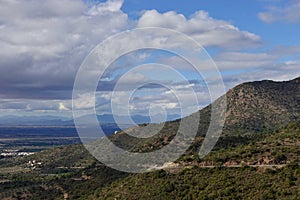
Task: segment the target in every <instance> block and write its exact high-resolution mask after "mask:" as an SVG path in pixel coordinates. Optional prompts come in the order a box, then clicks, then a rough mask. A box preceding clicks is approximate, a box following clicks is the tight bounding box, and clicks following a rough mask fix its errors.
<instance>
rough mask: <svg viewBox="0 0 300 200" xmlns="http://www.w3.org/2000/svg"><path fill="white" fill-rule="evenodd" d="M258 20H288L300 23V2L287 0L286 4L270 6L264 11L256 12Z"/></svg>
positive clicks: (269, 21)
mask: <svg viewBox="0 0 300 200" xmlns="http://www.w3.org/2000/svg"><path fill="white" fill-rule="evenodd" d="M258 17H259V19H260V20H262V21H263V22H266V23H272V22H277V21H280V22H288V23H300V2H299V1H297V0H292V1H288V3H286V5H284V6H282V7H279V6H270V7H268V8H267V10H266V11H265V12H260V13H259V14H258Z"/></svg>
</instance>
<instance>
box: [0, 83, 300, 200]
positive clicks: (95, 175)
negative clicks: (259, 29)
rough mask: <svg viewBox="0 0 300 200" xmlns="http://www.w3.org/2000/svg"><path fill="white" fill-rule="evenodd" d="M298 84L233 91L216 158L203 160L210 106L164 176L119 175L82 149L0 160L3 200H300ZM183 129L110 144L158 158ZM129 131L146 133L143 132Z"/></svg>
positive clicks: (172, 126)
mask: <svg viewBox="0 0 300 200" xmlns="http://www.w3.org/2000/svg"><path fill="white" fill-rule="evenodd" d="M299 83H300V81H299V78H298V79H295V80H293V81H289V82H281V83H279V82H272V81H262V82H253V83H245V84H242V85H240V86H237V87H236V88H234V89H232V90H230V91H229V92H228V93H227V94H226V97H227V106H228V111H227V113H226V117H227V120H226V122H225V127H224V134H223V135H222V137H221V138H220V139H219V141H218V143H217V145H216V147H215V148H214V149H213V151H212V152H211V153H210V154H209V155H207V156H206V157H204V158H203V159H199V158H198V152H199V148H200V147H201V144H202V142H203V135H204V133H205V132H206V129H207V127H208V125H209V119H210V117H209V116H210V106H208V107H206V108H204V109H202V110H201V111H199V112H200V116H201V121H200V124H199V131H198V134H197V137H196V138H195V141H194V143H193V144H192V145H191V147H190V148H189V149H188V150H187V151H186V153H185V154H184V155H183V156H182V157H181V158H180V159H178V160H177V161H176V163H173V165H171V166H169V167H166V168H164V170H159V171H154V172H149V173H144V174H129V173H123V172H119V171H116V170H113V169H111V168H108V167H106V166H104V165H103V164H101V163H99V162H98V161H97V160H95V159H94V158H93V157H92V156H91V155H90V154H89V153H88V152H87V151H86V150H85V148H84V147H83V146H82V145H69V146H63V147H58V148H54V149H49V150H45V151H42V152H39V153H36V154H34V155H31V156H27V157H18V158H0V199H11V200H14V199H24V200H27V199H28V200H29V199H30V200H31V199H38V200H39V199H72V200H73V199H82V200H83V199H84V200H85V199H92V200H94V199H112V200H113V199H147V200H151V199H155V200H157V199H158V200H159V199H182V200H183V199H186V200H187V199H262V200H264V199H289V200H290V199H295V200H296V199H299V197H300V189H299V188H300V167H299V163H300V158H299V155H300V121H299V117H300V113H299V111H300V107H299V106H300V104H299V95H298V94H299V93H300V91H299V89H300V87H299ZM190 117H193V116H190ZM179 122H180V120H177V121H173V122H168V123H166V124H165V126H164V128H163V129H162V130H161V131H160V132H159V134H157V135H155V136H153V137H151V138H147V139H141V140H139V139H137V138H134V137H131V136H129V135H127V134H125V133H124V132H120V133H118V134H116V135H113V136H111V137H110V139H111V141H113V142H114V143H115V144H117V145H118V146H120V147H122V148H124V149H127V150H129V151H133V152H147V151H153V150H156V149H159V148H161V147H163V146H164V145H167V144H168V143H169V142H170V141H171V140H172V139H173V137H174V135H175V134H176V131H177V129H178V126H179ZM191 125H193V124H191ZM153 126H154V127H153V128H156V127H155V126H156V125H153ZM128 131H130V132H131V133H143V131H144V132H145V131H147V129H145V125H141V126H140V127H134V128H131V129H129V130H128Z"/></svg>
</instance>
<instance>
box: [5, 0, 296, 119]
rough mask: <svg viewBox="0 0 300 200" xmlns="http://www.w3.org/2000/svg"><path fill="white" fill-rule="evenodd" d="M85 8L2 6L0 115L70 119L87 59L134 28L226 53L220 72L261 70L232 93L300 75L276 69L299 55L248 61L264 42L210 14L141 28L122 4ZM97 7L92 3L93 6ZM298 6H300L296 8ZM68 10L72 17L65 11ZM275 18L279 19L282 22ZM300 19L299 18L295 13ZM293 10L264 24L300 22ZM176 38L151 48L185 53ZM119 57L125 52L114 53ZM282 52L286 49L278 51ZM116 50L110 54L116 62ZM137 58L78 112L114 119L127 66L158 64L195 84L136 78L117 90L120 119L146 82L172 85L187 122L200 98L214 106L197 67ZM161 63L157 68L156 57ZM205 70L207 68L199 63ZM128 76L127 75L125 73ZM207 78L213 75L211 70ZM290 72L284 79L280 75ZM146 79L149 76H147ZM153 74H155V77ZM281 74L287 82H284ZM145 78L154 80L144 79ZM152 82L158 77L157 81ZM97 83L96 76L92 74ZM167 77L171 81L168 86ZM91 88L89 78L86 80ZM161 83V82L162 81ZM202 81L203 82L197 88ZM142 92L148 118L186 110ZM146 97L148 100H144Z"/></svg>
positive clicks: (138, 105) (152, 14)
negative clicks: (157, 110) (167, 31)
mask: <svg viewBox="0 0 300 200" xmlns="http://www.w3.org/2000/svg"><path fill="white" fill-rule="evenodd" d="M95 1H96V2H97V4H94V3H93V4H91V5H90V6H87V4H86V3H84V2H83V1H80V0H78V1H74V0H43V1H35V0H2V1H0V46H1V51H0V85H1V87H0V98H1V100H0V110H10V111H13V112H15V111H24V112H55V111H56V112H57V111H60V112H68V113H71V111H70V108H71V107H72V102H71V98H72V88H73V83H74V79H75V76H76V73H77V70H78V68H79V65H80V64H81V62H82V61H83V59H84V58H85V57H86V56H87V55H88V53H89V52H90V51H91V50H92V49H93V48H94V47H95V46H96V45H97V44H98V43H100V42H101V41H103V40H104V39H106V38H107V37H108V36H111V35H112V34H114V33H118V32H120V31H123V30H127V29H129V28H133V27H139V28H142V27H153V26H155V27H163V28H171V29H175V30H177V31H180V32H182V33H185V34H187V35H188V36H190V37H192V38H193V39H195V40H196V41H197V42H199V43H200V44H202V45H203V46H205V47H217V48H219V49H221V52H220V53H219V54H217V55H216V56H215V57H214V59H215V61H216V63H217V64H218V66H219V68H220V69H221V70H224V71H225V70H235V69H241V68H243V69H245V68H254V69H258V68H260V71H257V72H253V73H251V76H249V75H246V74H242V75H236V76H231V77H226V76H225V81H226V84H227V86H228V87H229V86H230V87H231V86H233V85H235V84H237V83H240V82H244V81H246V80H257V79H263V78H265V77H269V78H274V79H284V78H286V79H289V77H291V76H294V75H295V72H297V69H299V62H298V61H291V62H284V63H282V65H280V66H279V65H276V66H274V62H276V61H277V60H278V59H280V58H281V57H282V56H283V55H284V56H287V55H291V54H293V55H297V54H299V52H300V50H299V49H300V48H299V47H297V46H295V47H278V49H273V50H272V51H270V52H266V53H256V54H254V53H245V52H242V51H240V50H241V49H246V50H247V49H248V48H252V47H257V46H258V45H260V44H261V43H262V41H261V38H260V37H259V36H258V35H256V34H254V33H251V32H248V31H243V30H240V29H239V28H238V27H236V26H234V25H233V24H232V23H231V22H228V21H224V20H219V19H215V18H212V17H211V16H209V14H208V13H207V12H205V11H197V12H195V13H194V14H193V15H191V16H190V17H186V16H184V15H182V14H180V13H176V12H173V11H170V12H164V13H160V12H158V11H156V10H148V11H144V12H143V14H142V15H141V16H140V18H139V19H137V20H131V19H129V18H128V16H127V14H126V13H124V12H123V11H122V10H121V7H122V5H123V3H124V1H123V0H107V1H106V2H101V1H98V0H95ZM93 2H94V1H93ZM294 5H296V6H298V4H296V3H294ZM66 8H67V9H66ZM278 12H279V17H280V18H281V19H279V18H274V17H275V14H276V17H278V16H277V15H278ZM296 14H297V13H296ZM296 14H295V11H294V10H292V8H289V6H287V7H286V8H285V9H284V10H283V11H279V10H276V9H273V10H272V9H269V10H268V11H267V12H265V13H261V14H260V15H261V18H262V19H265V21H270V22H271V21H275V20H282V19H283V18H286V19H290V21H291V22H294V21H296V20H297V15H296ZM298 19H299V18H298ZM143 36H144V35H136V36H135V37H132V38H129V39H128V40H126V41H124V44H125V45H132V44H134V43H138V42H141V41H140V40H138V39H137V38H138V37H143ZM176 39H177V38H170V37H167V36H166V35H163V34H162V37H157V38H155V39H154V38H153V37H151V36H149V40H148V41H146V43H145V45H150V46H151V45H153V44H157V45H161V47H165V46H166V45H173V46H176V45H177V46H178V45H182V43H181V42H180V41H176ZM115 48H116V49H118V48H120V46H115ZM280 48H282V49H280ZM116 49H113V48H112V49H110V52H109V53H111V54H112V55H114V53H115V52H117V51H116ZM152 53H153V52H152V51H151V50H150V51H140V52H139V53H137V52H133V53H132V54H130V55H128V56H127V58H125V59H123V60H122V59H120V60H119V62H117V63H115V66H111V70H110V71H107V72H106V73H105V75H104V76H103V77H101V78H102V81H101V84H102V85H101V84H100V85H99V87H98V92H97V93H96V99H97V101H95V98H94V93H87V94H85V95H83V96H79V97H77V98H78V101H77V102H78V103H77V104H76V108H77V109H80V110H82V111H83V112H82V113H83V114H84V111H85V110H89V109H90V108H92V107H93V106H94V105H95V104H96V107H97V108H98V109H100V110H103V111H106V112H108V111H110V109H111V108H110V103H111V102H110V100H111V99H110V98H111V95H112V90H113V89H114V86H115V85H116V83H117V81H118V80H119V79H120V77H121V74H118V72H120V71H121V72H122V71H123V72H124V71H126V68H125V67H126V66H136V65H138V64H144V63H145V61H158V63H161V64H167V65H170V66H173V67H175V68H176V69H178V70H181V72H183V74H184V73H189V75H190V77H189V78H190V80H188V84H187V82H178V80H175V78H173V77H172V76H171V74H170V73H167V72H165V71H164V70H162V69H161V68H157V67H156V68H155V67H153V68H152V69H151V70H150V68H149V70H148V71H145V70H142V71H141V73H131V74H128V75H127V76H125V77H123V78H122V79H121V81H120V82H119V85H120V87H119V88H118V89H119V90H118V91H116V92H117V93H118V96H117V98H115V99H114V101H116V103H118V105H120V107H119V111H120V113H121V114H127V110H126V109H127V108H124V106H123V105H122V104H123V100H124V98H126V97H128V89H129V88H132V87H133V86H137V85H142V84H143V83H144V82H145V81H148V82H151V81H153V82H158V78H159V77H160V81H161V83H163V84H165V85H171V86H173V88H175V89H176V90H177V93H178V94H177V97H179V98H181V100H182V102H183V103H184V104H185V105H186V108H185V109H186V110H185V114H189V113H191V112H194V111H196V110H195V105H194V104H192V103H190V99H191V98H192V95H194V94H193V93H190V92H189V90H190V89H193V90H194V91H195V92H196V95H197V98H198V100H199V105H202V106H204V105H206V104H208V103H210V101H211V99H210V96H209V94H208V91H207V89H206V88H205V87H202V86H201V84H202V83H201V80H200V79H199V77H196V76H192V75H191V74H192V72H193V70H191V69H192V67H191V66H190V65H189V64H188V63H186V62H185V61H184V60H183V59H180V58H178V57H172V56H170V55H168V56H167V57H159V56H158V54H157V52H156V54H155V53H154V54H152ZM152 55H154V56H156V60H154V59H153V56H152ZM200 64H201V65H202V66H203V69H205V66H207V63H205V60H204V61H203V63H200ZM127 69H128V68H127ZM205 70H209V68H208V69H205ZM282 71H285V74H282ZM142 72H143V73H142ZM154 72H155V73H154ZM280 73H281V74H280ZM145 74H150V75H151V74H152V77H151V76H146V75H145ZM153 74H154V75H155V76H153ZM93 75H94V76H95V74H93ZM162 77H168V78H169V79H168V78H165V79H164V80H163V78H162ZM86 80H87V81H86V82H87V84H88V80H89V78H88V77H86ZM162 80H163V81H162ZM199 80H200V81H199ZM141 89H145V90H147V91H146V92H144V95H141V96H137V97H135V98H134V99H133V103H135V104H134V106H133V107H131V109H132V110H134V111H136V112H137V113H139V114H142V113H145V112H144V111H145V109H146V108H148V107H149V105H150V104H155V105H156V106H158V107H161V108H166V109H167V110H168V111H170V112H171V113H178V112H179V108H180V105H179V103H178V101H177V100H178V99H176V96H174V95H172V94H171V91H170V90H167V89H166V88H162V87H159V86H158V85H155V84H148V85H147V86H144V87H142V88H141ZM145 94H146V95H145Z"/></svg>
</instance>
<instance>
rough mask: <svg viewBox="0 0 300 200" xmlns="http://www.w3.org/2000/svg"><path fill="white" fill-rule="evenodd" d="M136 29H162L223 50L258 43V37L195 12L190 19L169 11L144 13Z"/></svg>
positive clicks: (227, 23) (200, 12)
mask: <svg viewBox="0 0 300 200" xmlns="http://www.w3.org/2000/svg"><path fill="white" fill-rule="evenodd" d="M138 27H163V28H170V29H175V30H177V31H180V32H183V33H185V34H187V35H189V36H191V37H193V38H194V39H195V40H197V41H198V42H199V43H200V44H201V45H203V46H205V47H208V46H218V47H223V48H238V49H241V48H249V46H250V47H251V46H257V45H258V44H259V43H260V37H259V36H257V35H255V34H253V33H250V32H248V31H241V30H239V28H237V27H236V26H234V25H232V24H231V23H229V22H227V21H223V20H217V19H214V18H212V17H210V16H209V15H208V13H207V12H205V11H197V12H196V13H194V14H193V15H192V16H191V17H190V18H186V17H185V16H184V15H182V14H178V13H176V12H173V11H170V12H165V13H159V12H157V11H156V10H150V11H145V12H144V14H143V15H142V16H141V18H140V19H139V21H138Z"/></svg>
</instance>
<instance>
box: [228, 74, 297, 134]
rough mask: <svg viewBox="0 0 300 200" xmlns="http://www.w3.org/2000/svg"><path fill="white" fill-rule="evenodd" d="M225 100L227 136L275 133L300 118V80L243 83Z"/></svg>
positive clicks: (229, 93) (229, 92)
mask: <svg viewBox="0 0 300 200" xmlns="http://www.w3.org/2000/svg"><path fill="white" fill-rule="evenodd" d="M226 97H227V113H226V122H225V129H224V132H225V133H228V134H232V133H233V132H232V130H234V131H235V132H238V133H239V134H245V133H255V132H261V131H266V130H274V128H279V127H282V126H285V125H286V124H288V123H289V122H291V121H295V120H297V119H299V117H300V77H299V78H296V79H294V80H291V81H284V82H274V81H267V80H265V81H256V82H250V83H244V84H241V85H239V86H237V87H235V88H233V89H231V90H229V91H228V92H227V94H226Z"/></svg>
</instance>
